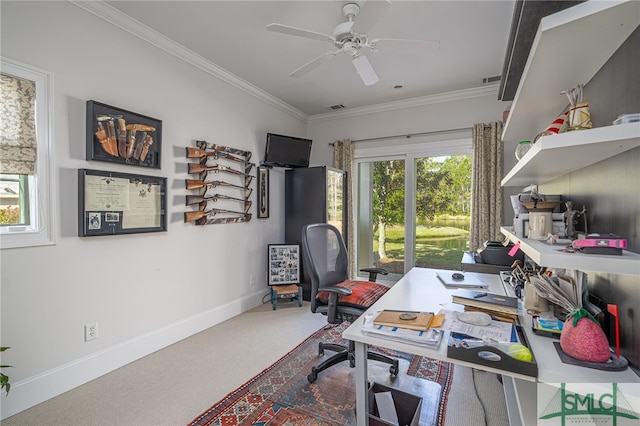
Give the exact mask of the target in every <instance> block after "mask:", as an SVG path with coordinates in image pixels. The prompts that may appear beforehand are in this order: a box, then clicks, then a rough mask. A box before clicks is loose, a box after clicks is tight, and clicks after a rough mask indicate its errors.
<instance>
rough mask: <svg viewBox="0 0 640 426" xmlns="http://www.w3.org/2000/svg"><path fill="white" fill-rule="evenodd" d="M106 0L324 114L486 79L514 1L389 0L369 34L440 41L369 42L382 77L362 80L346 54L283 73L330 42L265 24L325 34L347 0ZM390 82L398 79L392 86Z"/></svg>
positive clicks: (493, 70) (497, 58)
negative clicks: (396, 48) (432, 49)
mask: <svg viewBox="0 0 640 426" xmlns="http://www.w3.org/2000/svg"><path fill="white" fill-rule="evenodd" d="M370 1H373V0H370ZM107 3H108V4H109V5H111V6H113V7H114V8H117V9H118V10H119V11H121V12H123V13H125V14H127V15H128V16H130V17H132V18H134V19H135V20H137V21H139V22H141V23H143V24H144V25H146V26H148V27H150V28H151V29H153V30H155V31H157V32H159V33H161V34H162V35H164V36H166V37H168V38H170V39H172V40H173V41H175V42H177V43H179V44H180V45H182V46H184V47H186V48H188V49H189V50H191V51H193V52H195V53H196V54H198V55H200V56H202V57H203V58H205V59H207V60H208V61H211V62H212V63H214V64H215V65H217V66H218V67H221V68H223V69H225V70H227V71H229V72H230V73H232V74H234V75H235V76H237V77H239V78H241V79H242V80H245V81H246V82H249V83H250V84H252V85H254V86H256V87H258V88H260V89H262V90H263V91H265V92H267V93H269V94H271V95H273V96H275V97H277V98H279V99H280V100H282V101H284V102H286V103H287V104H289V105H291V106H293V107H295V108H297V109H298V110H300V111H302V112H304V113H305V114H308V115H315V114H322V113H327V112H331V111H332V110H331V109H330V108H329V107H330V106H331V105H336V104H343V105H344V106H345V107H346V108H356V107H364V106H371V105H377V104H381V103H386V102H392V101H402V100H406V99H411V98H416V97H422V96H428V95H436V94H443V93H448V92H452V91H457V90H464V89H473V88H478V87H482V86H486V84H483V81H482V80H483V78H486V77H493V76H499V75H501V74H502V67H503V62H504V57H505V52H506V49H507V41H508V37H509V31H510V26H511V19H512V14H513V8H514V3H515V1H514V0H500V1H486V0H475V1H457V0H448V1H400V0H395V1H393V4H392V6H391V7H390V9H389V11H388V12H387V13H386V14H385V15H384V16H383V17H382V18H381V19H380V20H379V21H378V23H377V24H376V25H375V26H374V27H373V28H372V29H371V30H370V31H369V34H368V35H369V37H370V38H396V39H418V40H439V41H440V50H439V52H438V53H437V54H436V55H435V56H426V57H425V56H419V55H412V54H404V53H386V52H384V53H383V52H372V51H370V50H366V51H365V55H366V56H367V57H368V58H369V61H370V62H371V64H372V66H373V68H374V69H375V71H376V73H377V74H378V77H379V78H380V81H379V82H378V83H377V84H375V85H373V86H365V85H364V84H363V83H362V81H361V80H360V78H359V76H358V75H357V74H356V72H355V69H354V67H353V65H352V64H351V63H350V62H351V58H350V57H349V56H347V55H338V56H336V57H335V58H333V59H332V60H330V61H329V62H326V63H324V64H322V65H320V66H319V67H318V68H316V69H314V70H312V71H310V72H308V73H307V74H305V75H304V76H302V77H298V78H293V77H289V74H290V73H291V72H293V71H294V70H296V69H298V68H299V67H301V66H302V65H304V64H306V63H307V62H309V61H311V60H312V59H314V58H315V57H317V56H319V55H322V54H323V53H325V52H328V51H331V50H335V48H334V46H332V45H331V44H329V43H325V42H322V41H318V40H312V39H307V38H302V37H296V36H291V35H285V34H280V33H276V32H271V31H267V30H266V26H267V25H268V24H270V23H279V24H284V25H289V26H293V27H298V28H303V29H307V30H310V31H314V32H319V33H323V34H331V33H332V32H333V29H334V27H335V26H336V25H338V24H339V23H341V22H343V21H345V18H344V16H343V15H342V6H343V5H344V4H346V3H349V1H108V2H107ZM357 3H359V4H360V5H361V6H362V5H363V4H364V2H363V1H358V2H357ZM356 21H357V18H356ZM490 84H497V83H490ZM395 85H402V86H403V87H402V88H401V89H394V86H395Z"/></svg>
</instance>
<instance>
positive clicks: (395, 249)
mask: <svg viewBox="0 0 640 426" xmlns="http://www.w3.org/2000/svg"><path fill="white" fill-rule="evenodd" d="M467 235H469V232H468V231H465V230H463V229H459V228H453V227H429V228H427V227H422V226H419V227H417V228H416V250H415V254H416V266H420V267H425V268H436V269H456V270H457V269H460V261H461V259H462V253H463V251H462V250H460V249H448V248H445V247H442V246H438V245H435V244H433V242H434V241H437V240H441V239H448V238H454V237H462V236H467ZM386 249H387V259H384V260H382V262H381V263H382V266H383V267H385V268H387V269H389V271H390V272H393V273H400V274H401V273H402V269H403V266H402V264H403V262H404V227H403V226H392V227H388V228H387V243H386ZM373 250H374V252H375V253H377V252H378V233H377V232H376V233H375V235H374V241H373ZM395 269H398V270H397V271H395Z"/></svg>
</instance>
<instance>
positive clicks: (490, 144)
mask: <svg viewBox="0 0 640 426" xmlns="http://www.w3.org/2000/svg"><path fill="white" fill-rule="evenodd" d="M503 158H504V156H503V145H502V123H501V122H493V123H490V124H475V125H474V126H473V159H472V163H471V235H470V238H469V249H470V250H471V251H475V250H477V249H478V248H480V247H482V245H483V244H484V242H485V241H487V240H502V236H501V233H500V226H501V225H502V187H501V185H500V181H501V180H502V169H503Z"/></svg>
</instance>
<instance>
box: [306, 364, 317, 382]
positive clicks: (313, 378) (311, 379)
mask: <svg viewBox="0 0 640 426" xmlns="http://www.w3.org/2000/svg"><path fill="white" fill-rule="evenodd" d="M317 379H318V372H317V371H316V369H315V367H314V368H312V369H311V373H310V374H309V375H308V376H307V380H308V381H309V383H313V382H315V381H316V380H317Z"/></svg>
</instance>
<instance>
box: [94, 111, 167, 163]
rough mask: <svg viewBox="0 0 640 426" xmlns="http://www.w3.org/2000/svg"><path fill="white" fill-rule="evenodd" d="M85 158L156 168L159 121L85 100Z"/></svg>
mask: <svg viewBox="0 0 640 426" xmlns="http://www.w3.org/2000/svg"><path fill="white" fill-rule="evenodd" d="M86 127H87V137H86V144H87V148H86V158H87V160H97V161H107V162H110V163H118V164H127V165H131V166H139V167H149V168H153V169H160V164H161V163H160V154H161V152H162V121H161V120H158V119H155V118H151V117H147V116H145V115H141V114H137V113H135V112H131V111H127V110H124V109H121V108H116V107H113V106H110V105H106V104H103V103H100V102H96V101H87V126H86Z"/></svg>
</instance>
